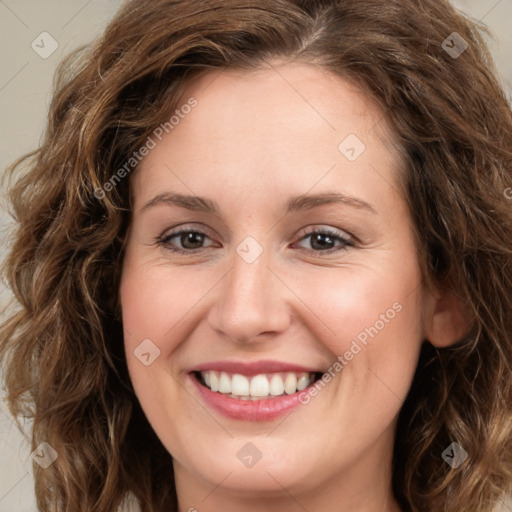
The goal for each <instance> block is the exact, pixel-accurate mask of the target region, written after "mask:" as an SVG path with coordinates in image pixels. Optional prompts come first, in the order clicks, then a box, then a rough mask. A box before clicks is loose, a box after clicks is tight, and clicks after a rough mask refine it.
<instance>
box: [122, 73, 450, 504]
mask: <svg viewBox="0 0 512 512" xmlns="http://www.w3.org/2000/svg"><path fill="white" fill-rule="evenodd" d="M190 97H194V98H195V99H196V100H197V102H198V103H197V106H196V107H195V108H194V109H193V110H192V111H191V112H190V113H189V114H188V115H187V116H185V117H184V118H183V119H180V122H179V124H178V125H176V126H175V127H174V128H173V130H172V131H170V133H169V134H167V135H165V136H164V137H163V139H162V141H161V142H159V143H158V144H157V146H156V147H155V148H154V149H152V150H151V151H150V153H149V154H148V155H147V156H146V157H145V158H144V160H143V161H142V163H141V165H140V167H139V169H138V170H137V173H136V174H135V175H134V176H133V180H132V183H131V186H132V192H133V199H134V203H133V220H132V225H131V226H130V231H129V234H128V240H127V246H126V254H125V259H124V263H123V274H122V282H121V289H120V299H121V305H122V313H123V325H124V330H125V349H126V356H127V363H128V368H129V372H130V376H131V379H132V382H133V385H134V389H135V392H136V394H137V398H138V400H139V401H140V403H141V406H142V408H143V410H144V412H145V414H146V416H147V418H148V420H149V422H150V424H151V426H152V428H153V429H154V430H155V432H156V434H157V435H158V436H159V438H160V439H161V441H162V443H163V445H164V446H165V447H166V449H167V450H168V451H169V452H170V453H171V454H172V456H173V461H174V471H175V480H176V482H175V483H176V489H177V495H178V501H179V508H180V512H184V511H187V510H197V511H198V512H214V511H215V512H218V511H219V510H222V511H223V512H234V511H238V512H244V511H247V512H248V511H251V512H260V511H261V512H263V511H267V512H268V511H270V512H273V511H280V512H283V511H285V512H295V511H304V510H307V511H316V510H322V511H325V512H330V511H333V512H334V511H336V512H399V511H400V508H399V506H398V504H397V503H396V502H395V500H394V499H393V495H392V492H391V462H392V449H393V441H394V432H395V428H396V421H397V415H398V413H399V411H400V407H401V405H402V403H403V401H404V399H405V397H406V395H407V392H408V390H409V387H410V384H411V382H412V378H413V375H414V371H415V368H416V365H417V360H418V355H419V351H420V347H421V343H422V341H423V340H424V339H425V338H427V339H429V340H430V341H431V342H432V343H434V344H437V345H439V346H444V345H447V344H450V343H452V342H453V341H455V338H456V337H457V336H458V335H459V334H460V333H459V332H458V331H457V326H456V323H457V322H456V321H455V320H456V313H454V310H455V308H454V307H452V306H453V303H452V302H450V301H447V300H445V298H443V296H442V295H441V294H440V293H439V292H430V291H427V290H426V289H425V287H424V286H423V285H422V280H421V275H420V268H419V263H418V260H417V256H416V253H415V242H414V235H413V228H412V225H411V220H410V218H411V217H410V214H409V212H408V210H407V208H406V205H405V202H404V200H403V198H402V196H401V194H400V193H399V190H400V187H399V185H398V176H397V168H398V156H397V154H396V152H395V151H393V147H394V146H393V143H392V137H391V134H390V133H389V130H388V128H387V127H386V125H385V122H384V121H383V114H382V112H381V111H380V110H379V109H378V108H377V107H376V106H375V104H374V103H373V102H372V101H371V100H370V99H369V98H368V97H366V96H364V95H363V94H362V92H361V91H359V90H358V89H357V88H356V87H355V86H353V85H351V84H350V83H349V82H347V81H346V80H344V79H342V78H340V77H337V76H333V75H330V74H329V73H327V72H326V71H323V70H320V69H319V68H316V67H313V66H311V65H307V64H300V63H291V64H290V63H288V64H280V65H278V64H277V63H275V64H274V67H267V68H265V69H260V70H258V71H256V72H251V73H248V72H234V71H232V70H230V71H224V72H222V73H211V74H208V75H206V76H203V77H201V78H200V79H198V80H196V81H195V82H192V83H191V84H189V86H188V89H187V90H186V91H185V92H184V94H183V96H182V100H180V102H178V106H179V105H183V104H185V103H186V101H187V99H188V98H190ZM349 134H355V135H356V136H357V137H358V138H359V139H360V140H361V141H363V143H364V144H365V146H366V149H365V151H364V152H363V153H362V154H360V156H359V157H358V158H357V159H355V160H354V161H349V159H348V158H347V157H346V156H345V155H344V154H343V153H342V152H341V151H340V150H339V149H338V146H339V145H340V143H341V142H342V141H343V140H344V139H345V138H346V137H347V136H348V135H349ZM166 192H169V193H171V192H172V193H178V194H188V195H195V196H201V197H204V198H207V199H209V200H211V201H214V202H215V203H217V205H218V208H219V211H218V212H217V213H211V212H210V213H209V212H203V211H191V210H188V209H186V208H183V207H180V206H177V205H175V204H171V203H170V202H169V201H167V202H165V201H160V202H153V204H152V205H150V206H147V207H146V208H143V207H144V205H146V204H147V203H148V202H150V201H151V200H152V199H153V198H155V196H158V195H159V194H163V193H166ZM317 193H318V194H319V193H339V194H344V195H345V196H350V197H353V198H357V199H358V200H359V201H361V202H364V203H366V206H360V205H355V204H354V202H352V203H350V202H348V203H347V202H345V203H330V204H323V205H320V206H315V207H313V208H310V209H304V210H298V211H291V212H289V213H287V214H286V215H285V213H286V203H287V200H288V199H289V198H290V197H292V196H301V195H303V194H317ZM185 226H186V227H187V229H188V230H189V231H192V232H194V231H199V232H203V233H205V236H204V237H203V238H201V237H200V235H196V237H195V238H194V237H193V235H189V238H187V237H185V236H181V237H180V236H175V237H174V238H169V236H168V235H169V234H170V233H171V232H176V231H179V229H180V228H182V227H185ZM313 228H318V229H330V231H333V230H334V231H335V233H336V236H334V237H333V235H331V236H330V238H329V236H328V235H324V236H323V238H322V236H321V235H320V236H318V235H311V234H309V236H308V233H310V232H311V230H312V229H313ZM340 235H341V236H342V237H343V238H347V239H348V240H349V241H351V243H350V244H349V245H346V246H343V238H341V240H340V239H339V238H337V236H340ZM159 237H161V238H165V237H167V241H166V243H165V244H163V245H162V244H157V243H155V242H156V240H157V239H158V238H159ZM190 237H192V238H190ZM246 237H252V238H253V239H255V240H256V241H257V243H258V244H259V246H260V247H261V248H262V249H263V252H261V254H260V255H259V256H258V257H257V258H256V259H255V260H254V261H252V262H251V263H248V262H247V261H246V260H245V259H244V258H243V257H241V256H240V254H242V253H240V254H239V253H238V252H237V247H238V246H239V245H240V243H241V242H243V241H244V240H245V239H246ZM189 240H192V241H191V242H189ZM198 240H199V242H198ZM322 243H323V246H322ZM329 244H331V245H329ZM196 247H198V248H199V249H197V248H196ZM242 247H244V248H246V249H247V247H248V246H247V245H242ZM251 247H253V249H251V250H254V246H251ZM322 247H325V248H327V249H329V248H330V247H336V248H338V249H339V250H336V251H334V252H333V251H331V252H330V253H329V254H326V253H325V248H324V249H322ZM340 247H341V249H340ZM171 248H178V249H182V250H189V251H190V252H189V253H188V254H178V253H173V252H172V251H171ZM194 248H196V249H194ZM393 305H395V306H394V307H395V309H394V310H393ZM390 310H393V315H392V318H391V319H390V317H391V313H386V312H387V311H390ZM398 310H399V311H398ZM382 314H385V315H388V316H385V318H384V321H381V322H380V323H378V324H377V323H376V322H377V321H379V319H382V316H381V315H382ZM381 325H382V327H381ZM372 326H374V327H375V326H377V327H376V330H377V331H378V332H377V333H376V334H375V332H374V333H373V334H374V336H373V337H368V343H367V345H362V344H361V343H359V345H361V350H360V351H359V352H358V353H357V354H356V355H354V356H353V358H351V360H349V361H347V357H344V360H345V362H346V363H347V364H346V365H344V367H343V369H342V370H341V371H340V372H335V373H336V376H335V377H334V378H332V379H331V380H330V381H329V382H328V383H327V384H326V385H325V386H323V387H322V388H321V390H320V391H319V392H318V393H317V394H316V396H314V397H311V399H310V401H309V402H308V403H307V405H301V404H299V405H298V406H295V407H293V408H292V409H291V410H289V411H287V412H286V414H282V415H281V416H279V417H277V418H270V419H263V420H262V419H261V418H260V419H258V420H254V421H248V420H247V419H241V418H236V417H229V416H226V414H224V413H222V412H219V410H217V409H215V408H214V407H212V405H211V403H209V402H208V401H205V399H204V396H203V395H202V394H201V393H200V392H199V387H198V384H197V379H196V377H194V374H192V373H191V371H190V370H191V368H193V367H194V366H197V365H202V364H206V365H207V364H209V363H211V362H218V361H234V362H235V366H236V364H240V363H241V362H259V361H262V360H265V361H268V360H271V361H277V362H279V363H290V364H296V365H301V366H303V367H307V368H310V369H313V370H315V371H321V372H327V370H328V369H329V368H332V365H333V363H334V362H335V361H337V358H338V356H343V355H344V354H346V353H347V351H350V348H351V346H352V347H353V345H351V344H352V342H353V341H354V340H357V339H358V338H357V336H358V335H360V336H361V333H363V332H365V329H368V328H370V327H372ZM145 339H149V340H151V343H153V344H154V346H156V347H158V349H159V350H160V355H159V357H158V358H156V359H155V360H154V362H152V363H151V364H149V365H147V366H146V365H144V364H141V362H140V360H138V358H137V357H135V355H134V350H135V349H136V348H137V346H138V345H139V344H140V343H141V341H142V340H145ZM348 357H350V356H348ZM338 360H339V359H338ZM233 373H234V372H233ZM241 373H243V371H242V370H241ZM196 375H197V374H196ZM199 386H204V383H203V384H199ZM308 389H310V388H308ZM306 391H307V390H306ZM208 393H210V394H213V392H212V391H208ZM217 394H218V393H217ZM303 396H304V395H303ZM271 399H272V398H271ZM230 400H237V398H230ZM246 400H247V398H246ZM251 403H252V404H254V403H255V402H251ZM247 443H252V445H254V447H256V449H257V450H258V452H259V454H261V458H260V459H259V460H258V461H257V462H256V463H255V464H254V465H252V466H251V467H248V466H246V465H245V464H244V463H242V461H241V458H240V457H239V456H237V454H238V452H239V451H240V450H241V448H242V447H244V446H245V445H246V444H247ZM252 445H249V446H252ZM246 449H249V450H254V448H253V447H252V448H246ZM251 454H253V455H254V453H253V452H251Z"/></svg>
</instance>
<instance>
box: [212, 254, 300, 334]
mask: <svg viewBox="0 0 512 512" xmlns="http://www.w3.org/2000/svg"><path fill="white" fill-rule="evenodd" d="M269 260H270V257H269V256H268V252H267V251H264V252H263V253H262V254H261V255H260V256H259V258H257V259H256V261H254V262H252V263H247V262H246V261H244V259H242V258H241V257H240V256H239V255H238V254H236V253H235V254H234V256H233V266H232V269H231V271H230V272H228V274H227V275H226V276H225V277H224V279H223V280H222V281H221V283H219V287H217V288H218V289H217V295H216V297H215V303H214V305H213V306H212V307H211V308H210V311H209V324H210V326H211V327H212V328H213V329H214V330H216V331H217V332H219V333H221V334H222V335H223V336H224V337H226V338H228V339H230V340H231V341H233V342H236V343H244V344H245V343H249V342H251V343H252V342H256V341H257V340H263V339H268V337H269V336H271V335H273V336H276V335H277V334H279V333H282V332H284V331H286V329H287V328H288V326H289V325H290V310H289V301H288V298H289V297H290V295H291V292H290V291H289V290H288V289H287V287H286V286H285V284H283V282H282V281H281V280H280V279H279V278H278V277H277V276H276V273H275V272H273V271H272V270H271V268H270V265H269V264H270V261H269Z"/></svg>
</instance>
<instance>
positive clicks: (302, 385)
mask: <svg viewBox="0 0 512 512" xmlns="http://www.w3.org/2000/svg"><path fill="white" fill-rule="evenodd" d="M308 386H309V377H308V376H307V374H304V375H301V376H300V377H299V380H298V381H297V391H302V390H303V389H306V388H307V387H308Z"/></svg>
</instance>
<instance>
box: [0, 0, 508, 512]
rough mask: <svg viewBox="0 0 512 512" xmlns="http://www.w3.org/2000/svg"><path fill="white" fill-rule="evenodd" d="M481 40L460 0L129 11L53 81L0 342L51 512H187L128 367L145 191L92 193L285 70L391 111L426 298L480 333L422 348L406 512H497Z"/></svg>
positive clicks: (123, 188)
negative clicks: (437, 300) (222, 101)
mask: <svg viewBox="0 0 512 512" xmlns="http://www.w3.org/2000/svg"><path fill="white" fill-rule="evenodd" d="M454 33H456V35H454ZM486 33H488V30H487V29H486V28H485V26H483V25H482V24H478V23H475V22H473V21H472V20H470V19H468V18H466V17H465V16H463V15H462V14H460V13H459V12H457V11H456V10H455V9H454V8H453V7H452V6H450V4H449V3H448V2H447V1H446V0H387V1H386V2H382V0H230V1H227V0H208V1H206V0H145V1H140V0H137V1H136V0H130V1H126V2H125V3H124V4H123V5H122V6H121V8H120V10H119V11H118V13H117V14H116V16H115V17H114V19H113V20H112V21H111V22H110V24H109V25H108V27H107V28H106V30H105V32H104V34H103V35H102V37H101V38H99V39H98V40H97V41H96V42H94V43H92V44H91V45H88V46H85V47H82V48H80V49H79V50H77V51H75V52H73V54H71V55H70V56H69V57H68V58H66V59H65V60H64V61H63V62H62V63H61V64H60V66H59V69H58V72H57V75H56V81H55V91H54V96H53V100H52V103H51V106H50V111H49V117H48V124H47V129H46V131H45V136H44V139H43V140H42V142H41V144H40V147H39V148H38V149H37V150H35V151H33V152H31V153H29V154H28V155H25V156H24V157H21V158H20V159H18V160H17V161H16V162H14V163H13V164H12V165H11V166H10V167H9V169H8V171H9V172H8V176H10V177H11V178H12V179H14V178H15V180H14V181H15V182H14V183H13V184H12V185H11V186H10V196H9V198H10V204H11V205H12V215H13V217H14V218H15V220H16V224H15V227H14V231H13V233H12V246H11V247H10V251H9V254H8V256H7V258H6V260H5V262H4V267H3V269H4V276H5V279H6V280H7V281H8V283H9V286H10V288H11V289H12V291H13V295H14V300H15V302H16V304H17V307H16V308H15V311H10V312H9V314H8V316H7V318H6V320H5V321H4V323H3V324H2V325H1V328H0V361H1V362H2V364H3V366H4V368H5V387H6V389H7V392H8V393H7V399H8V403H9V407H10V410H11V412H12V414H13V415H15V417H20V416H24V417H27V418H31V419H32V420H33V427H32V432H31V444H32V448H33V449H35V448H36V447H37V446H38V445H39V444H40V443H42V442H47V443H49V444H50V445H51V446H52V447H53V448H54V449H55V450H56V451H57V453H58V458H57V459H56V460H55V462H54V463H53V464H52V465H51V466H50V467H48V468H47V469H44V470H43V469H42V468H40V467H39V466H38V465H36V464H34V477H35V490H36V499H37V503H38V507H39V508H40V510H42V511H43V512H79V511H87V512H105V511H113V510H116V509H117V508H118V507H120V506H121V505H122V504H123V502H124V500H125V499H126V497H127V496H128V495H133V496H134V497H135V498H136V500H137V502H138V503H139V504H140V507H141V510H142V511H143V512H162V511H164V510H166V511H169V510H177V499H176V491H175V488H174V485H173V484H172V482H173V469H172V457H171V455H170V454H169V453H168V452H167V451H166V449H165V448H164V446H163V445H162V444H161V442H160V440H159V439H158V438H157V436H156V435H155V433H154V432H153V430H152V428H151V426H150V424H149V422H148V420H147V419H146V417H145V415H144V414H143V412H142V410H141V408H140V405H139V404H138V401H137V399H136V397H135V394H134V390H133V387H132V385H131V383H130V379H129V375H128V371H127V367H126V361H125V355H124V351H123V330H122V322H121V315H120V305H119V297H118V293H119V283H120V275H121V270H122V261H123V251H124V246H125V240H126V233H127V229H128V226H129V225H130V220H131V219H130V215H131V213H130V179H129V177H127V178H126V179H122V180H119V183H117V184H116V186H115V187H114V186H112V187H109V191H108V193H104V192H101V193H100V194H99V193H98V190H100V191H104V190H106V189H107V188H106V187H104V184H106V183H108V182H109V180H110V179H111V177H112V176H113V175H114V173H115V172H116V170H117V169H119V168H120V166H122V165H123V163H124V162H125V161H126V159H127V157H129V155H132V154H133V152H134V151H136V150H137V149H139V148H140V147H141V146H142V145H143V144H144V141H145V140H146V139H147V137H148V136H149V135H150V134H151V133H152V131H153V130H154V128H155V127H156V126H158V125H160V124H161V123H162V122H163V121H164V120H166V119H168V118H169V113H170V112H173V111H174V109H175V108H176V107H177V106H178V105H177V101H178V99H179V97H180V95H181V93H182V91H183V89H184V88H185V87H186V85H187V84H188V83H189V82H190V80H191V79H192V78H194V77H197V76H199V75H201V74H204V73H211V72H213V71H221V70H222V69H226V68H237V69H240V70H253V69H257V68H258V67H259V66H261V65H262V64H263V63H265V62H267V61H268V60H269V59H271V58H275V57H278V58H284V59H288V60H298V61H301V62H306V63H310V64H312V65H315V66H319V67H320V68H322V69H325V70H328V71H330V72H333V73H335V74H337V75H339V76H341V77H344V78H346V79H348V80H350V81H352V82H353V83H354V84H356V85H357V86H358V87H360V88H361V89H362V90H363V91H364V92H365V93H367V94H368V95H369V96H371V97H372V98H373V99H374V100H375V101H376V102H378V104H379V105H380V107H381V108H382V111H383V112H384V113H385V115H386V116H387V118H388V121H389V124H390V126H391V127H392V131H393V134H394V137H395V140H396V144H397V148H399V151H400V155H401V163H402V165H401V169H400V178H401V184H402V186H403V191H404V197H405V199H406V201H407V203H408V205H409V209H410V214H411V217H412V219H413V222H414V226H415V232H416V240H417V254H418V259H419V262H420V265H421V269H422V274H423V277H424V280H425V283H426V284H427V285H430V284H435V283H438V284H439V283H442V284H443V286H445V287H446V288H447V289H449V290H450V291H451V292H453V294H455V295H456V296H458V297H459V298H461V300H462V301H463V302H464V304H465V307H466V308H467V310H468V311H469V312H470V314H471V317H472V323H471V326H470V330H469V332H468V334H467V335H466V336H465V337H464V338H463V339H461V340H459V341H458V342H457V343H456V344H455V345H453V346H451V347H447V348H434V347H433V346H432V345H431V344H430V343H429V342H428V340H424V342H423V345H422V353H421V357H420V361H419V364H418V367H417V370H416V374H415V377H414V380H413V382H412V385H411V389H410V392H409V395H408V397H407V399H406V401H405V403H404V404H403V407H402V409H401V412H400V416H399V421H398V427H397V433H396V439H395V448H394V458H393V465H394V468H393V491H394V494H395V497H396V499H397V501H398V503H399V504H400V505H401V507H402V508H403V510H406V511H412V512H428V511H436V512H437V511H440V510H443V511H445V512H459V511H461V510H463V511H466V512H467V511H475V512H476V511H478V512H491V510H493V507H494V506H495V505H496V504H497V503H498V501H499V500H500V499H501V498H502V496H503V495H504V494H507V493H512V262H511V254H512V247H511V240H512V201H511V200H510V197H511V195H512V194H511V193H510V191H511V190H512V189H511V188H510V187H511V186H512V112H511V109H510V106H509V104H508V102H507V98H506V96H505V94H504V91H503V87H502V85H501V83H500V81H499V79H498V78H497V76H498V75H497V72H496V69H495V66H494V64H493V61H492V58H491V56H490V54H489V51H488V49H487V46H486V43H485V40H484V35H485V34H486ZM450 37H451V38H452V39H449V38H450ZM454 37H457V38H462V39H457V41H460V40H464V41H465V42H466V43H467V48H465V51H463V52H462V53H461V54H460V55H454V54H453V53H451V54H450V52H448V51H447V48H446V43H443V42H446V40H448V41H450V44H449V45H448V46H449V47H450V48H453V47H454V44H455V43H454V39H453V38H454ZM459 53H460V52H459ZM21 168H24V172H23V173H22V174H21V175H17V173H16V172H15V171H18V170H20V169H21ZM507 190H508V191H509V193H508V194H507V192H506V191H507ZM142 438H144V440H145V445H144V448H143V449H141V446H140V439H142ZM451 442H457V443H459V444H460V445H461V446H462V447H465V449H466V450H467V452H468V458H467V460H466V461H465V463H464V464H463V465H462V466H460V467H459V468H458V469H454V468H451V467H450V466H449V465H448V464H446V463H445V462H444V460H443V459H442V458H441V453H442V452H443V450H444V449H445V448H446V447H447V446H448V445H449V444H450V443H451Z"/></svg>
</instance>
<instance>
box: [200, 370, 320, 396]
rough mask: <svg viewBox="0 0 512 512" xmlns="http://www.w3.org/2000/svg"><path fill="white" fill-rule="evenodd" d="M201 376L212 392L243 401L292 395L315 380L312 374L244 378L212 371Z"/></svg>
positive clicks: (274, 374)
mask: <svg viewBox="0 0 512 512" xmlns="http://www.w3.org/2000/svg"><path fill="white" fill-rule="evenodd" d="M201 376H202V378H203V381H204V383H205V385H206V387H208V388H210V389H211V390H212V391H216V392H219V393H223V394H225V395H229V396H231V397H233V398H239V399H243V400H251V399H252V400H258V399H261V398H274V397H277V396H282V395H284V394H287V395H292V394H293V393H296V392H297V391H302V390H303V389H305V388H307V387H308V386H309V385H310V384H311V383H312V382H313V380H314V378H315V374H314V373H298V374H296V373H293V372H287V373H270V374H260V375H254V376H253V377H246V376H245V375H241V374H239V373H235V374H230V373H226V372H216V371H213V370H209V371H203V372H201Z"/></svg>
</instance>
